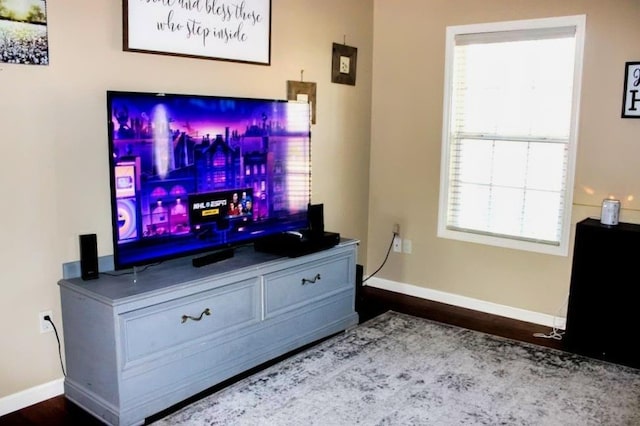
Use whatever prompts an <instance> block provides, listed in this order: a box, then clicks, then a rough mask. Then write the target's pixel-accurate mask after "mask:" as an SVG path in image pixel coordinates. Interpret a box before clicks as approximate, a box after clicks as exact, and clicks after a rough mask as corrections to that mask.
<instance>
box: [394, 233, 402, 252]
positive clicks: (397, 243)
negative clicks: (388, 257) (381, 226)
mask: <svg viewBox="0 0 640 426" xmlns="http://www.w3.org/2000/svg"><path fill="white" fill-rule="evenodd" d="M393 251H394V252H396V253H402V238H400V237H399V236H397V235H396V236H395V237H393Z"/></svg>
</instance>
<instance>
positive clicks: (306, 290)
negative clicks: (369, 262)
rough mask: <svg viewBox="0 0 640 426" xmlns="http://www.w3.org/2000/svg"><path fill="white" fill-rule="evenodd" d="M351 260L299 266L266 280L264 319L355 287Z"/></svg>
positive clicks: (347, 258) (344, 258) (268, 277)
mask: <svg viewBox="0 0 640 426" xmlns="http://www.w3.org/2000/svg"><path fill="white" fill-rule="evenodd" d="M350 260H351V258H350V257H335V258H331V259H329V260H328V261H321V262H314V263H309V264H304V265H301V266H300V267H299V268H294V269H288V270H286V271H282V272H279V273H273V274H269V275H266V276H265V278H264V279H265V284H264V288H265V316H266V317H267V318H268V317H271V316H274V315H276V314H278V313H281V312H282V311H283V310H289V309H295V308H297V307H299V306H302V305H304V304H306V303H312V302H314V301H316V300H318V299H320V298H323V297H328V296H331V295H333V294H335V293H338V292H341V291H345V290H349V289H351V288H353V287H354V283H353V282H352V281H353V279H352V278H353V275H352V274H351V271H350V268H352V267H354V265H353V264H352V262H351V261H350Z"/></svg>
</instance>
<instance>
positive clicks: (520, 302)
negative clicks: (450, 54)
mask: <svg viewBox="0 0 640 426" xmlns="http://www.w3.org/2000/svg"><path fill="white" fill-rule="evenodd" d="M577 14H586V16H587V21H586V42H585V56H584V70H583V86H582V102H581V113H580V128H579V144H578V157H577V171H576V180H575V190H574V207H573V221H572V235H571V239H572V240H573V231H574V230H575V223H576V222H577V221H579V220H581V219H583V218H585V217H588V216H596V217H599V215H600V204H601V201H602V199H603V198H605V197H606V196H609V195H613V196H615V197H618V198H620V199H622V200H623V204H622V208H623V210H622V213H621V219H622V220H623V221H629V222H640V214H639V213H638V210H639V209H640V167H638V161H639V160H638V159H640V139H639V135H640V120H633V119H624V120H623V119H621V118H620V111H621V102H622V99H621V95H622V90H623V77H624V63H625V61H638V60H640V44H639V43H638V40H640V25H638V21H639V20H640V2H638V1H637V0H617V1H614V2H612V1H595V0H568V1H557V0H537V1H531V0H484V1H471V0H429V1H423V0H397V1H393V2H391V1H387V0H375V1H374V40H373V45H374V58H373V75H374V79H373V108H372V126H371V129H372V131H371V180H370V202H369V240H368V246H367V253H368V259H369V265H367V266H368V268H367V269H368V272H371V271H372V270H373V268H374V265H376V264H378V263H379V262H380V261H381V260H382V258H383V257H384V254H385V252H386V249H387V247H388V244H389V240H390V238H391V231H392V225H393V223H394V222H398V223H400V224H401V233H402V236H404V237H405V238H409V239H411V240H412V242H413V254H395V253H393V254H392V256H391V257H390V259H389V263H388V265H387V266H386V267H385V268H384V269H383V270H382V271H381V272H380V274H379V276H380V277H382V278H385V279H387V280H390V281H392V282H398V283H406V284H412V285H415V286H418V287H424V288H428V289H434V290H439V291H442V292H446V293H450V294H454V295H460V296H465V297H469V298H473V299H477V300H480V301H486V302H491V303H495V304H500V305H506V306H509V307H514V308H520V309H524V310H528V311H533V312H537V313H542V314H548V315H555V314H557V313H558V312H559V309H560V308H561V307H562V305H563V303H564V301H565V300H566V297H567V293H568V290H569V279H570V274H571V255H569V256H568V257H558V256H551V255H543V254H536V253H529V252H523V251H516V250H509V249H502V248H496V247H489V246H483V245H477V244H472V243H465V242H459V241H453V240H445V239H439V238H437V237H436V228H437V210H438V191H439V173H440V152H441V150H440V146H441V133H442V96H443V75H444V51H445V45H444V43H445V39H444V37H445V27H446V26H448V25H460V24H470V23H482V22H494V21H502V20H516V19H531V18H542V17H551V16H563V15H577ZM571 251H572V246H571V249H570V252H571ZM564 314H565V312H564V311H562V312H561V315H564Z"/></svg>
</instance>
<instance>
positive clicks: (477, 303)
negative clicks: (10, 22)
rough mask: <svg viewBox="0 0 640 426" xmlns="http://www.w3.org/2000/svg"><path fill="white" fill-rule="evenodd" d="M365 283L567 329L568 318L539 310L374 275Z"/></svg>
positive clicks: (422, 297)
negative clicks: (515, 306)
mask: <svg viewBox="0 0 640 426" xmlns="http://www.w3.org/2000/svg"><path fill="white" fill-rule="evenodd" d="M365 285H368V286H371V287H376V288H379V289H382V290H388V291H393V292H396V293H401V294H406V295H407V296H414V297H418V298H420V299H426V300H432V301H434V302H440V303H446V304H448V305H453V306H458V307H461V308H466V309H473V310H475V311H479V312H484V313H487V314H492V315H498V316H501V317H505V318H511V319H515V320H519V321H526V322H530V323H533V324H540V325H544V326H547V327H551V328H553V327H555V328H558V329H561V330H564V329H565V324H566V318H562V317H555V316H553V315H548V314H542V313H539V312H533V311H527V310H525V309H520V308H513V307H511V306H506V305H500V304H497V303H492V302H487V301H484V300H479V299H473V298H471V297H466V296H460V295H457V294H452V293H446V292H444V291H439V290H433V289H430V288H426V287H418V286H415V285H412V284H406V283H401V282H397V281H391V280H386V279H384V278H376V277H372V278H371V279H369V280H367V282H366V283H365Z"/></svg>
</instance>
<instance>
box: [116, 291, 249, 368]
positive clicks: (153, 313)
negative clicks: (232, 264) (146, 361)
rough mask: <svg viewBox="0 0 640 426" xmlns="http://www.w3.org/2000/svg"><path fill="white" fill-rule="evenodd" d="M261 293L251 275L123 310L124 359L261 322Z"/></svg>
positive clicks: (173, 348) (121, 320)
mask: <svg viewBox="0 0 640 426" xmlns="http://www.w3.org/2000/svg"><path fill="white" fill-rule="evenodd" d="M259 297H260V286H259V281H258V280H257V279H251V280H247V281H242V282H239V283H235V284H232V285H229V286H225V287H221V288H217V289H214V290H210V291H206V292H203V293H198V294H195V295H191V296H188V297H184V298H180V299H176V300H172V301H170V302H166V303H162V304H159V305H155V306H151V307H148V308H144V309H139V310H135V311H131V312H127V313H125V314H122V315H120V316H119V321H120V327H121V331H122V342H123V348H124V354H123V355H124V357H123V362H124V364H125V365H126V363H127V362H130V361H134V360H136V359H139V358H142V357H145V356H147V355H150V354H154V353H158V352H160V351H162V350H165V349H168V348H171V350H179V349H181V348H180V345H181V344H183V343H190V342H194V341H196V340H197V339H199V338H203V337H206V336H214V335H216V336H217V335H220V334H222V333H224V332H227V331H231V330H233V329H236V328H238V327H241V326H246V325H248V324H250V323H254V322H258V321H259V320H260V303H259V300H260V299H259Z"/></svg>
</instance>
